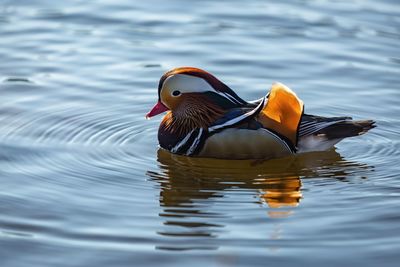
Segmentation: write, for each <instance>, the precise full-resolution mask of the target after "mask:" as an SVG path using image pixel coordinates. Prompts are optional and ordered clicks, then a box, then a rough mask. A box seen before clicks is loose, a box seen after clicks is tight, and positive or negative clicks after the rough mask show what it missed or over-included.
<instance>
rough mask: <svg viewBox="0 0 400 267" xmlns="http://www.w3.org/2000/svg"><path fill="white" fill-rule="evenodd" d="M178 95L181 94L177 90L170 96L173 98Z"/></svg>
mask: <svg viewBox="0 0 400 267" xmlns="http://www.w3.org/2000/svg"><path fill="white" fill-rule="evenodd" d="M180 94H181V92H180V91H178V90H175V91H173V92H172V95H173V96H178V95H180Z"/></svg>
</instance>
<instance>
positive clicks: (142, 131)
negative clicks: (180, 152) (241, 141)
mask: <svg viewBox="0 0 400 267" xmlns="http://www.w3.org/2000/svg"><path fill="white" fill-rule="evenodd" d="M0 36H1V38H0V59H1V60H0V182H1V189H2V190H1V191H0V266H7V267H8V266H11V267H22V266H24V267H25V266H193V267H194V266H266V265H271V266H278V265H279V266H322V265H323V266H378V265H379V266H397V264H398V261H399V260H400V256H399V253H398V252H399V251H400V216H399V205H400V198H399V197H400V180H399V174H400V167H399V160H400V118H399V114H400V88H399V84H400V65H399V64H400V46H399V42H400V3H399V2H398V1H395V0H392V1H390V0H384V1H378V0H363V1H358V0H350V1H333V0H332V1H328V0H325V1H324V0H319V1H311V0H308V1H306V0H302V1H300V0H294V1H289V0H287V1H261V0H253V1H218V2H217V1H178V0H173V1H153V0H152V1H144V2H139V1H128V0H102V1H96V2H94V1H50V0H35V1H25V0H18V1H12V0H0ZM187 65H189V66H196V67H200V68H203V69H206V70H208V71H210V72H212V73H213V74H214V75H216V76H217V77H219V78H220V79H221V80H222V81H224V82H225V83H227V84H228V85H229V86H231V87H232V88H233V89H234V90H235V91H236V92H237V93H238V94H239V95H240V96H241V97H243V98H244V99H248V100H250V99H256V98H259V97H261V96H263V95H264V94H265V93H266V92H267V91H268V89H269V87H270V85H271V83H273V82H274V81H280V82H283V83H285V84H287V85H288V86H289V87H291V88H292V89H293V90H294V91H296V93H297V94H298V95H299V96H300V98H302V99H303V100H304V102H305V107H306V112H307V113H311V114H318V115H324V116H339V115H350V116H353V117H354V118H355V119H374V120H376V121H377V128H375V129H373V130H372V131H370V132H369V133H368V134H366V135H363V136H360V137H357V138H351V139H348V140H346V141H343V142H341V143H340V144H338V145H337V146H336V148H335V149H334V150H331V151H327V152H322V153H310V154H304V155H300V156H297V157H293V158H289V159H288V158H286V159H280V160H271V161H266V162H252V161H240V162H232V161H221V160H206V159H190V158H185V157H179V156H172V155H170V154H168V153H166V152H165V151H162V150H159V149H158V144H157V137H156V136H157V128H158V124H159V123H160V120H161V116H160V117H156V118H154V119H152V120H150V121H147V120H145V119H144V115H145V114H146V112H147V111H149V109H150V108H151V107H152V105H153V104H154V103H155V101H156V100H157V84H158V79H159V77H160V76H161V75H162V74H163V73H164V72H165V71H167V70H169V69H170V68H173V67H177V66H187Z"/></svg>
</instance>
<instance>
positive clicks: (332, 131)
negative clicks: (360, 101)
mask: <svg viewBox="0 0 400 267" xmlns="http://www.w3.org/2000/svg"><path fill="white" fill-rule="evenodd" d="M375 127H376V125H375V121H373V120H356V121H354V120H344V121H339V122H337V123H335V124H332V125H330V126H328V127H326V128H324V129H321V130H320V131H318V133H317V134H318V135H320V134H321V135H325V136H326V138H327V139H342V138H346V137H352V136H358V135H362V134H365V133H366V132H368V131H369V130H371V129H372V128H375Z"/></svg>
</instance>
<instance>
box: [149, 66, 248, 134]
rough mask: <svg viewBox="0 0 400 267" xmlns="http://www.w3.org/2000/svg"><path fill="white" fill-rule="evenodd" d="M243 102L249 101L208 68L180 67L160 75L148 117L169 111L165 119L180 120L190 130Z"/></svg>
mask: <svg viewBox="0 0 400 267" xmlns="http://www.w3.org/2000/svg"><path fill="white" fill-rule="evenodd" d="M243 105H246V101H244V100H243V99H241V98H240V97H239V96H238V95H237V94H236V93H235V92H234V91H233V90H232V89H230V88H229V87H228V86H227V85H225V84H224V83H223V82H221V81H220V80H218V79H217V78H216V77H215V76H213V75H212V74H210V73H209V72H206V71H204V70H201V69H198V68H193V67H180V68H175V69H172V70H170V71H168V72H166V73H165V74H164V75H163V76H162V77H161V79H160V82H159V84H158V102H157V103H156V105H155V106H154V107H153V108H152V109H151V111H150V112H149V113H147V115H146V118H151V117H153V116H156V115H158V114H160V113H163V112H165V111H169V112H168V113H167V115H166V117H165V118H164V120H166V119H170V120H172V121H177V122H180V124H182V125H186V128H187V129H188V130H189V129H192V128H194V127H206V126H208V125H209V124H210V123H211V122H213V121H214V120H215V119H217V118H218V117H220V116H221V115H222V114H223V113H225V111H226V110H228V109H231V108H235V107H241V106H243ZM178 124H179V123H178ZM175 128H176V127H175Z"/></svg>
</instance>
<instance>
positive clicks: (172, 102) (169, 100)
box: [161, 90, 180, 110]
mask: <svg viewBox="0 0 400 267" xmlns="http://www.w3.org/2000/svg"><path fill="white" fill-rule="evenodd" d="M179 98H180V97H175V96H171V94H170V93H169V91H168V90H163V91H162V92H161V99H162V103H163V104H164V105H165V106H167V107H168V108H169V109H170V110H174V109H176V108H177V106H178V104H179V101H180V99H179Z"/></svg>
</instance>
